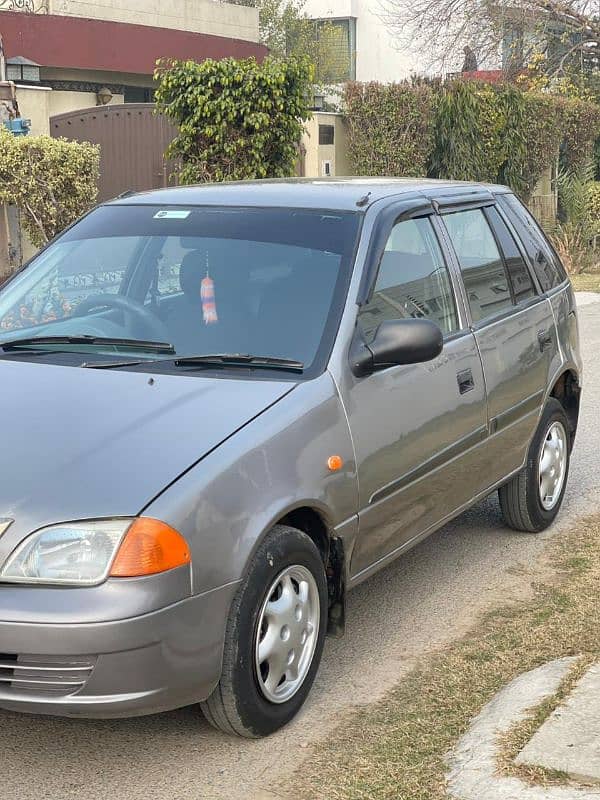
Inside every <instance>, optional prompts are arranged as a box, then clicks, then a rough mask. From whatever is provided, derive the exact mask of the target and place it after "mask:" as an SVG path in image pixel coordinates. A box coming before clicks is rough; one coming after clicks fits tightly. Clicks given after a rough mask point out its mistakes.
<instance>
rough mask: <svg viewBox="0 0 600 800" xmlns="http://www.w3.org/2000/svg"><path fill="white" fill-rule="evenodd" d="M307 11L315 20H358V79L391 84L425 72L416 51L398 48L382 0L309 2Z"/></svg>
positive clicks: (313, 0) (318, 0)
mask: <svg viewBox="0 0 600 800" xmlns="http://www.w3.org/2000/svg"><path fill="white" fill-rule="evenodd" d="M304 10H305V11H306V13H307V14H308V15H309V16H310V17H312V18H313V19H326V18H329V17H332V18H335V17H355V18H356V80H358V81H381V82H384V83H388V82H391V81H399V80H402V79H403V78H407V77H409V75H410V74H411V72H423V71H424V65H423V64H422V63H420V60H419V58H418V54H417V53H416V52H413V53H411V52H407V50H406V48H403V49H401V50H398V49H396V47H395V40H394V38H393V37H392V36H391V35H390V33H389V32H388V30H387V28H386V26H385V24H384V23H383V22H382V21H381V19H380V18H379V17H378V10H379V4H378V0H307V3H306V6H305V7H304Z"/></svg>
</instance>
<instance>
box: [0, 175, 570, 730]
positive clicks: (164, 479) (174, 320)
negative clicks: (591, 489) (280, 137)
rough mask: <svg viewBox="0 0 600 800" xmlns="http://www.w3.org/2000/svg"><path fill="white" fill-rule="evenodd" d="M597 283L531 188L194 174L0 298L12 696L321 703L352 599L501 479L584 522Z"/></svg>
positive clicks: (132, 205)
mask: <svg viewBox="0 0 600 800" xmlns="http://www.w3.org/2000/svg"><path fill="white" fill-rule="evenodd" d="M581 369H582V365H581V359H580V356H579V351H578V330H577V317H576V310H575V302H574V296H573V292H572V289H571V286H570V284H569V281H568V279H567V276H566V274H565V271H564V269H563V267H562V265H561V263H560V261H559V259H558V257H557V255H556V253H555V252H554V250H553V249H552V247H551V246H550V245H549V243H548V241H547V240H546V238H545V237H544V235H543V233H542V232H541V230H540V228H539V227H538V225H537V224H536V222H535V221H534V219H533V218H532V217H531V215H530V214H529V213H528V211H527V210H526V209H525V208H524V207H523V205H522V204H521V203H520V202H519V200H517V198H516V197H515V196H514V195H513V194H512V193H511V192H510V191H509V190H508V189H506V188H503V187H499V186H484V185H471V184H460V183H448V182H435V181H417V180H393V179H332V180H328V181H301V180H299V181H266V182H255V183H242V184H228V185H227V184H223V185H217V186H210V185H208V186H204V187H188V188H174V189H167V190H159V191H155V192H149V193H145V194H138V195H133V196H127V197H122V198H119V199H117V200H114V201H112V202H109V203H106V204H104V205H102V206H100V207H98V208H96V209H95V210H94V211H92V212H91V213H89V214H88V215H87V216H85V217H84V218H83V219H81V220H80V221H79V222H78V223H77V224H75V225H74V226H73V227H71V228H70V229H69V230H67V231H66V232H65V233H63V234H62V235H61V236H59V237H58V238H57V239H55V240H54V241H53V242H52V243H51V244H50V245H49V246H48V247H46V248H45V249H44V250H43V251H42V252H41V253H39V254H38V255H37V256H36V257H35V258H34V259H33V260H32V261H31V262H30V263H29V264H28V266H26V268H24V269H23V270H22V271H21V272H19V273H18V274H17V275H15V276H14V277H13V278H12V279H11V280H10V281H9V282H8V283H6V284H5V285H4V286H3V287H2V289H1V290H0V380H1V385H2V392H1V393H0V419H1V420H2V440H1V441H2V450H3V453H4V457H3V463H4V469H3V472H2V476H1V480H0V707H3V708H6V709H11V710H18V711H29V712H35V713H47V714H60V715H65V716H82V717H119V716H130V715H136V714H147V713H154V712H158V711H162V710H167V709H172V708H176V707H179V706H183V705H189V704H193V703H200V704H201V707H202V710H203V711H204V714H205V715H206V717H207V719H208V720H209V722H210V723H211V724H212V725H214V726H215V727H217V728H220V729H222V730H224V731H227V732H229V733H235V734H239V735H242V736H249V737H258V736H264V735H267V734H270V733H272V732H273V731H275V730H277V729H278V728H280V727H281V726H282V725H284V724H285V723H287V722H288V721H289V720H290V719H291V718H292V717H293V716H294V715H295V714H296V712H297V711H298V710H299V709H300V707H301V705H302V703H303V702H304V700H305V698H306V696H307V694H308V692H309V690H310V687H311V685H312V683H313V681H314V678H315V674H316V672H317V669H318V666H319V661H320V659H321V653H322V649H323V642H324V637H325V635H326V634H327V633H329V634H334V635H336V634H340V633H342V632H343V629H344V623H345V598H346V593H347V591H348V590H349V589H350V588H352V587H353V586H356V585H357V584H358V583H360V582H361V581H363V580H365V578H368V577H369V576H370V575H372V574H373V573H375V572H376V571H377V570H379V569H381V568H382V567H383V566H384V565H386V564H388V563H389V562H390V561H391V560H392V559H394V558H396V557H397V556H399V555H400V554H401V553H403V552H404V551H406V550H407V549H409V548H410V547H413V546H414V545H415V544H416V543H417V542H419V541H420V540H422V539H423V538H424V537H425V536H427V535H428V534H430V533H431V532H432V531H434V530H436V529H437V528H439V527H440V526H441V525H443V524H444V523H445V522H447V521H448V520H449V519H451V518H452V517H455V516H456V515H457V514H460V512H461V511H463V510H464V509H466V508H467V507H468V506H470V505H472V504H473V503H475V502H477V501H478V500H479V499H480V498H483V497H485V496H486V495H488V494H490V493H491V492H493V491H495V490H498V492H499V496H500V507H501V510H502V514H503V516H504V519H505V521H506V523H507V524H508V525H509V526H510V527H512V528H515V529H517V530H521V531H530V532H536V531H540V530H542V529H543V528H545V527H546V526H548V525H549V524H550V523H551V522H552V521H553V519H554V517H555V516H556V514H557V512H558V510H559V507H560V505H561V502H562V498H563V494H564V491H565V486H566V481H567V474H568V469H569V456H570V452H571V448H572V445H573V440H574V437H575V432H576V428H577V418H578V411H579V399H580V390H581Z"/></svg>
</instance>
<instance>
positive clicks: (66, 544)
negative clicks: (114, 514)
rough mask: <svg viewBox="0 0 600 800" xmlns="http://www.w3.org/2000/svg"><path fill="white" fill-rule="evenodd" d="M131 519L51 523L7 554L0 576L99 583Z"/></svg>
mask: <svg viewBox="0 0 600 800" xmlns="http://www.w3.org/2000/svg"><path fill="white" fill-rule="evenodd" d="M131 523H132V520H131V519H105V520H95V521H93V522H71V523H67V524H65V525H53V526H52V527H50V528H43V529H42V530H40V531H37V533H34V534H32V535H31V536H29V537H28V538H27V539H25V541H24V542H22V543H21V544H20V545H19V547H18V548H17V549H16V550H15V551H14V553H13V554H12V555H11V556H10V557H9V559H8V561H7V562H6V564H5V565H4V567H3V568H2V572H1V573H0V579H1V580H4V581H11V582H13V581H16V582H19V583H21V582H22V583H71V584H83V585H86V586H90V585H93V584H95V583H101V582H102V581H103V580H104V579H105V578H106V577H107V575H108V571H109V569H110V565H111V564H112V561H113V559H114V557H115V555H116V552H117V550H118V548H119V545H120V544H121V541H122V540H123V537H124V535H125V533H126V532H127V529H128V528H129V526H130V525H131Z"/></svg>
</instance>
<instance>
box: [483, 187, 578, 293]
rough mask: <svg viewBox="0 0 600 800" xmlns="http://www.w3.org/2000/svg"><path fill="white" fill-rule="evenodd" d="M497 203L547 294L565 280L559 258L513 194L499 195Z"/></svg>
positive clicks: (534, 220) (533, 219)
mask: <svg viewBox="0 0 600 800" xmlns="http://www.w3.org/2000/svg"><path fill="white" fill-rule="evenodd" d="M497 201H498V203H499V204H500V206H501V207H502V209H503V210H504V211H506V214H507V216H508V218H509V220H510V221H511V222H512V224H513V225H514V226H515V230H516V232H517V234H518V235H519V238H520V239H521V241H522V242H523V245H524V247H525V251H526V252H527V255H528V256H529V258H530V259H531V263H532V265H533V268H534V270H535V274H536V275H537V278H538V280H539V282H540V285H541V287H542V289H543V290H544V291H545V292H547V291H548V290H549V289H553V288H554V287H555V286H558V285H559V284H561V283H562V282H563V281H564V280H566V277H567V273H566V272H565V268H564V267H563V265H562V264H561V261H560V259H559V257H558V256H557V255H556V253H555V252H554V249H553V248H552V246H551V244H550V243H549V242H548V240H547V239H546V236H545V235H544V233H543V231H542V229H541V228H540V226H539V225H538V223H537V221H536V219H535V218H534V217H533V216H532V214H530V212H529V211H528V210H527V208H525V206H524V205H523V203H521V201H520V200H519V199H518V198H517V197H515V195H514V194H500V195H498V197H497Z"/></svg>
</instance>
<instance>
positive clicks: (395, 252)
mask: <svg viewBox="0 0 600 800" xmlns="http://www.w3.org/2000/svg"><path fill="white" fill-rule="evenodd" d="M411 317H412V318H426V319H431V320H433V322H435V323H436V324H437V325H439V327H440V328H441V330H442V332H443V333H444V335H446V336H447V335H449V334H451V333H454V332H455V331H457V330H458V327H459V325H458V316H457V313H456V305H455V303H454V294H453V292H452V288H451V283H450V276H449V273H448V268H447V266H446V263H445V261H444V257H443V255H442V251H441V249H440V245H439V243H438V240H437V237H436V235H435V232H434V230H433V227H432V225H431V221H430V220H429V219H426V218H422V219H410V220H405V221H404V222H398V223H397V224H396V225H394V227H393V229H392V232H391V233H390V236H389V239H388V241H387V243H386V246H385V251H384V254H383V257H382V259H381V264H380V266H379V273H378V275H377V280H376V282H375V288H374V290H373V295H372V297H371V299H370V300H369V302H368V303H367V304H366V305H365V306H363V308H362V309H361V312H360V316H359V321H360V324H361V327H362V329H363V332H364V335H365V338H366V340H367V342H370V341H372V339H373V336H374V334H375V331H376V330H377V327H378V326H379V325H380V323H381V322H383V321H384V320H388V319H409V318H411Z"/></svg>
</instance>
